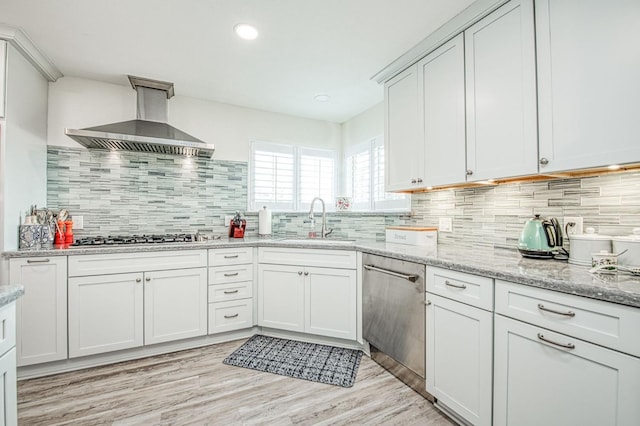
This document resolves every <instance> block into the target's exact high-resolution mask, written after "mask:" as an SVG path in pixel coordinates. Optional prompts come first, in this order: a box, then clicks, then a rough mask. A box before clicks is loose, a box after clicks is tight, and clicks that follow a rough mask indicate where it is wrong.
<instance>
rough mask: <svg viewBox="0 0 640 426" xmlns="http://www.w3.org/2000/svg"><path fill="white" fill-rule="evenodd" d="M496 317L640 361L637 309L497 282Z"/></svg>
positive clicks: (638, 313)
mask: <svg viewBox="0 0 640 426" xmlns="http://www.w3.org/2000/svg"><path fill="white" fill-rule="evenodd" d="M496 313H499V314H502V315H504V316H507V317H511V318H515V319H519V320H522V321H525V322H528V323H531V324H534V325H537V326H540V327H545V328H548V329H550V330H553V331H556V332H559V333H563V334H567V335H569V336H572V337H577V338H579V339H582V340H586V341H588V342H592V343H596V344H598V345H602V346H605V347H608V348H611V349H615V350H618V351H621V352H625V353H628V354H631V355H634V356H639V357H640V339H638V330H640V309H638V308H633V307H630V306H624V305H617V304H615V303H609V302H603V301H599V300H593V299H588V298H584V297H579V296H572V295H570V294H564V293H558V292H555V291H550V290H545V289H541V288H536V287H528V286H524V285H519V284H514V283H510V282H506V281H500V280H496Z"/></svg>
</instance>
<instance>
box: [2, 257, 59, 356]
mask: <svg viewBox="0 0 640 426" xmlns="http://www.w3.org/2000/svg"><path fill="white" fill-rule="evenodd" d="M9 282H11V283H12V284H22V285H23V286H24V289H25V294H24V296H22V297H21V298H20V299H18V300H17V305H16V322H17V344H16V349H17V363H18V366H19V367H21V366H26V365H32V364H39V363H43V362H50V361H59V360H63V359H67V256H51V257H31V258H15V259H10V260H9Z"/></svg>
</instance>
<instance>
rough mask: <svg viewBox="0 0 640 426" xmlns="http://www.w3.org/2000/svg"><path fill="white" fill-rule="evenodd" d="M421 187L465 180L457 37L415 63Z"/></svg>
mask: <svg viewBox="0 0 640 426" xmlns="http://www.w3.org/2000/svg"><path fill="white" fill-rule="evenodd" d="M418 85H419V88H418V90H419V93H420V96H419V98H420V105H419V110H420V125H421V131H422V134H423V141H424V157H423V158H424V161H423V162H424V184H423V185H422V186H437V185H446V184H451V183H458V182H464V181H465V170H466V167H465V110H464V101H465V94H464V41H463V35H462V34H458V36H456V37H455V38H454V39H452V40H450V41H449V42H447V43H445V44H444V45H443V46H441V47H439V48H438V49H436V50H435V51H433V52H431V53H430V54H429V55H427V56H426V57H425V58H424V59H422V60H421V61H420V62H418Z"/></svg>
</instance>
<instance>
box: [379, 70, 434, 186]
mask: <svg viewBox="0 0 640 426" xmlns="http://www.w3.org/2000/svg"><path fill="white" fill-rule="evenodd" d="M384 99H385V103H384V106H385V110H384V116H385V127H384V128H385V138H384V149H385V156H384V160H385V191H403V190H412V189H416V188H419V187H421V186H423V183H422V182H423V172H424V164H423V158H424V144H423V142H422V138H421V135H420V132H419V125H418V68H417V66H415V65H414V66H412V67H410V68H408V69H406V70H404V71H403V72H402V73H400V74H398V75H397V76H396V77H394V78H392V79H391V80H389V81H387V82H386V83H385V85H384Z"/></svg>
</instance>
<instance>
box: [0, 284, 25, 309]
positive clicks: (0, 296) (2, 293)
mask: <svg viewBox="0 0 640 426" xmlns="http://www.w3.org/2000/svg"><path fill="white" fill-rule="evenodd" d="M23 294H24V287H23V286H21V285H0V308H1V307H3V306H5V305H8V304H9V303H11V302H13V301H15V300H17V299H18V298H19V297H21V296H22V295H23Z"/></svg>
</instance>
